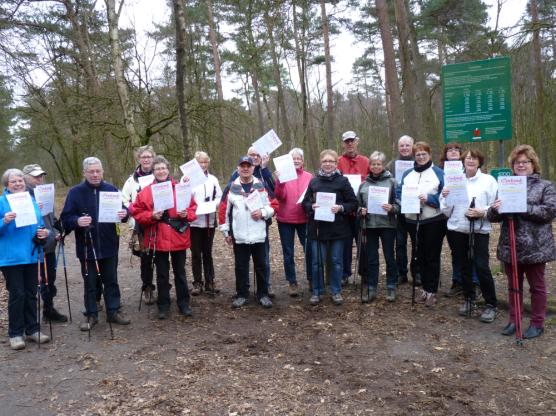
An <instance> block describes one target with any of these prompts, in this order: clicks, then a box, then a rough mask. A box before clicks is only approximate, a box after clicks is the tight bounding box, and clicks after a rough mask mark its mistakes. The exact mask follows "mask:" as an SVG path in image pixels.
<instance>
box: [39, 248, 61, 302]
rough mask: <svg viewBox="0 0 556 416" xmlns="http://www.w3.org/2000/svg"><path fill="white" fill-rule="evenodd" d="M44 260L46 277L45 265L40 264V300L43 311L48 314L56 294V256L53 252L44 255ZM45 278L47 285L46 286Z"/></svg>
mask: <svg viewBox="0 0 556 416" xmlns="http://www.w3.org/2000/svg"><path fill="white" fill-rule="evenodd" d="M44 258H45V260H46V276H45V267H44V266H45V264H44V263H41V280H42V283H41V298H42V301H43V310H44V311H45V312H50V311H51V310H52V308H53V306H54V305H53V299H54V296H56V293H58V290H57V289H56V254H55V253H54V252H51V253H45V254H44ZM47 277H48V285H47V284H46V280H47V279H46V278H47Z"/></svg>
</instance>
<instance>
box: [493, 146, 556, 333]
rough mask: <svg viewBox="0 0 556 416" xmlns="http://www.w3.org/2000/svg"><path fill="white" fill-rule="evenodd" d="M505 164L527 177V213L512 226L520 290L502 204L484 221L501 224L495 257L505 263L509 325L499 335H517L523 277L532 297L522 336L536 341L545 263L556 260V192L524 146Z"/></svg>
mask: <svg viewBox="0 0 556 416" xmlns="http://www.w3.org/2000/svg"><path fill="white" fill-rule="evenodd" d="M508 163H509V165H510V166H511V168H512V171H513V174H514V175H516V176H526V177H527V211H526V212H523V213H520V214H512V216H513V220H514V224H515V239H516V251H517V277H518V284H519V288H514V287H513V283H512V278H511V275H512V261H511V251H510V236H509V229H508V219H509V218H510V217H509V215H507V214H500V212H499V209H500V207H501V206H502V201H500V200H499V199H497V200H496V201H494V203H493V204H492V205H491V207H490V209H489V210H488V214H487V217H488V219H489V220H490V221H492V222H502V227H501V230H500V239H499V240H498V249H497V251H496V256H497V257H498V259H499V260H500V261H502V262H503V263H504V269H505V271H506V275H507V276H508V288H509V293H508V297H509V305H510V322H509V323H508V324H507V325H506V327H505V328H504V329H503V331H502V335H512V334H514V333H515V331H516V310H515V305H514V302H513V301H512V296H513V294H514V293H515V291H516V290H518V293H519V298H520V302H519V304H520V305H521V306H522V305H523V277H524V276H525V277H527V281H528V282H529V292H530V293H531V321H530V324H529V328H527V330H526V331H525V333H524V334H523V337H524V338H536V337H538V336H540V335H541V334H542V333H543V332H544V319H545V316H546V303H547V289H546V280H545V269H546V263H547V262H549V261H554V260H555V259H556V249H555V246H554V237H553V235H552V221H553V220H554V218H555V217H556V189H555V188H554V185H553V184H552V182H550V181H548V180H545V179H541V167H540V163H539V157H538V156H537V153H536V152H535V150H534V149H533V148H532V147H531V146H529V145H526V144H523V145H519V146H517V147H516V148H515V149H514V150H512V153H511V154H510V156H509V158H508Z"/></svg>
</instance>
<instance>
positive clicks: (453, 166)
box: [444, 160, 463, 175]
mask: <svg viewBox="0 0 556 416" xmlns="http://www.w3.org/2000/svg"><path fill="white" fill-rule="evenodd" d="M462 172H463V163H461V160H446V161H445V162H444V174H445V175H446V174H448V173H462Z"/></svg>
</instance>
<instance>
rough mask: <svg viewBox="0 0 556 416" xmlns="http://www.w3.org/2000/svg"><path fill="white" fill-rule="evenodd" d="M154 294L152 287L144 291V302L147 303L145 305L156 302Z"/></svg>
mask: <svg viewBox="0 0 556 416" xmlns="http://www.w3.org/2000/svg"><path fill="white" fill-rule="evenodd" d="M153 292H154V290H153V288H152V287H151V286H149V287H146V288H145V289H143V302H145V305H152V304H154V303H155V302H156V299H155V297H154V293H153Z"/></svg>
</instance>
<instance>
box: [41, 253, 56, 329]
mask: <svg viewBox="0 0 556 416" xmlns="http://www.w3.org/2000/svg"><path fill="white" fill-rule="evenodd" d="M40 251H42V258H43V264H44V285H45V289H46V296H47V297H49V298H50V288H49V287H48V264H47V263H46V254H45V252H44V248H41V250H40ZM40 251H39V253H40ZM39 271H40V268H39ZM48 324H49V326H50V339H54V337H53V336H52V319H50V318H49V319H48Z"/></svg>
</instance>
